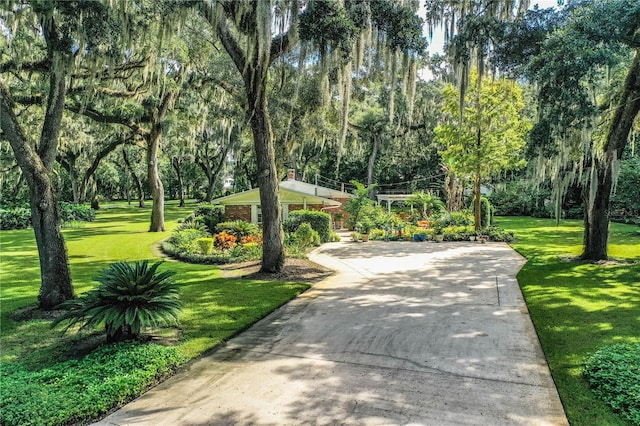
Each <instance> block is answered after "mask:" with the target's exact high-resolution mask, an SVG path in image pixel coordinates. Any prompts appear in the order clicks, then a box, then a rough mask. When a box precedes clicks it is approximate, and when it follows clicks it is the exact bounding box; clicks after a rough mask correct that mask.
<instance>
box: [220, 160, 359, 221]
mask: <svg viewBox="0 0 640 426" xmlns="http://www.w3.org/2000/svg"><path fill="white" fill-rule="evenodd" d="M350 197H351V195H350V194H348V193H346V192H343V191H339V190H334V189H331V188H326V187H323V186H319V185H313V184H310V183H306V182H302V181H299V180H296V179H295V172H293V171H292V170H290V171H289V172H288V173H287V179H286V180H284V181H282V182H280V204H281V207H282V220H283V221H284V220H287V218H288V217H289V213H290V212H292V211H294V210H317V211H323V212H326V213H329V214H330V215H331V216H332V221H333V224H334V227H338V228H341V227H342V226H343V224H344V221H345V220H346V213H345V212H344V210H343V209H342V204H343V203H344V202H345V201H347V200H348V199H349V198H350ZM212 203H214V204H221V205H223V206H224V212H225V219H226V220H244V221H247V222H253V223H257V224H261V223H262V211H261V209H260V192H259V190H258V188H254V189H250V190H248V191H244V192H239V193H237V194H231V195H228V196H226V197H221V198H217V199H215V200H213V201H212Z"/></svg>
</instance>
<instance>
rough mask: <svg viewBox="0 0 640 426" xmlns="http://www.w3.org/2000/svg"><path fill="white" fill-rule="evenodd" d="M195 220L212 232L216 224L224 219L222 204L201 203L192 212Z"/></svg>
mask: <svg viewBox="0 0 640 426" xmlns="http://www.w3.org/2000/svg"><path fill="white" fill-rule="evenodd" d="M193 216H194V217H195V218H196V221H198V222H201V223H202V224H203V225H204V226H206V227H207V229H208V230H209V232H212V233H213V232H214V231H215V230H216V226H217V225H218V224H219V223H220V222H222V221H224V206H221V205H219V204H201V205H199V206H198V208H197V209H196V210H195V211H194V212H193Z"/></svg>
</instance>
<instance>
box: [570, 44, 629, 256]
mask: <svg viewBox="0 0 640 426" xmlns="http://www.w3.org/2000/svg"><path fill="white" fill-rule="evenodd" d="M618 105H619V106H618V109H617V110H616V112H615V115H614V117H613V120H612V123H611V127H610V128H609V133H608V134H607V145H606V150H605V155H604V157H603V158H602V159H597V158H596V160H595V165H594V167H595V170H594V172H595V173H597V188H596V190H595V196H594V199H593V201H592V202H590V203H589V202H588V203H587V205H586V207H587V208H585V216H584V223H585V230H584V249H583V252H582V255H581V258H582V259H584V260H593V261H596V260H605V259H607V256H608V253H607V245H608V239H609V200H610V198H611V189H612V188H613V165H614V163H615V162H616V161H619V160H620V159H621V158H622V153H623V151H624V148H625V146H626V144H627V140H628V138H629V132H630V131H631V127H632V125H633V122H634V120H635V118H636V116H637V115H638V111H640V50H636V54H635V57H634V58H633V62H632V63H631V68H630V69H629V72H628V73H627V79H626V81H625V85H624V89H623V91H622V95H621V96H620V99H619V101H618Z"/></svg>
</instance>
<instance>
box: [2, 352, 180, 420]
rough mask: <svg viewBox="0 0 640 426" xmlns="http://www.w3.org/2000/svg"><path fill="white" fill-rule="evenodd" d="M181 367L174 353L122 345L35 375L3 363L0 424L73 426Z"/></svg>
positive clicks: (122, 402) (97, 414)
mask: <svg viewBox="0 0 640 426" xmlns="http://www.w3.org/2000/svg"><path fill="white" fill-rule="evenodd" d="M107 361H108V362H107ZM184 362H185V358H184V356H183V355H181V353H180V352H179V351H178V349H176V348H171V347H165V346H160V345H156V344H138V343H122V344H118V345H110V346H103V347H101V348H99V349H97V350H96V351H94V352H92V353H91V354H89V355H87V356H86V357H84V358H83V359H81V360H71V361H66V362H62V363H59V364H55V365H54V366H52V367H49V368H43V369H41V370H37V371H28V370H25V369H24V367H22V366H20V365H18V364H9V363H2V364H0V374H2V386H0V424H3V425H7V426H10V425H23V424H31V425H50V424H72V423H81V422H83V421H86V420H89V419H95V418H97V417H99V416H100V415H102V414H105V413H107V412H108V411H109V410H111V409H112V408H114V407H116V406H118V405H121V404H124V403H126V402H128V401H130V400H132V399H133V398H135V397H137V396H138V395H140V394H142V393H143V392H144V391H145V390H146V389H147V388H148V387H150V386H152V385H153V384H155V383H156V382H157V380H158V379H159V378H161V377H164V376H166V375H168V374H169V373H171V372H173V371H175V369H176V368H177V367H178V366H180V365H181V364H183V363H184Z"/></svg>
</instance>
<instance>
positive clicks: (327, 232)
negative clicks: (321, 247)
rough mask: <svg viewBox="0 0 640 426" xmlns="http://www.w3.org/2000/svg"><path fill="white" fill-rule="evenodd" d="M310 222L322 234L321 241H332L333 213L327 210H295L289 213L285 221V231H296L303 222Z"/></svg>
mask: <svg viewBox="0 0 640 426" xmlns="http://www.w3.org/2000/svg"><path fill="white" fill-rule="evenodd" d="M305 222H306V223H308V224H309V225H311V228H312V229H313V230H314V231H316V232H317V233H318V235H319V236H320V242H321V243H328V242H329V241H331V215H330V214H329V213H325V212H318V211H312V210H295V211H292V212H290V213H289V219H287V222H286V223H285V225H284V227H285V231H287V232H289V233H294V232H296V231H297V230H298V228H299V227H300V225H301V224H303V223H305Z"/></svg>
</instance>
